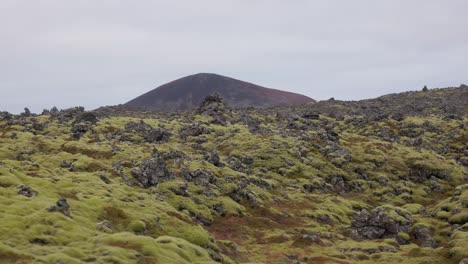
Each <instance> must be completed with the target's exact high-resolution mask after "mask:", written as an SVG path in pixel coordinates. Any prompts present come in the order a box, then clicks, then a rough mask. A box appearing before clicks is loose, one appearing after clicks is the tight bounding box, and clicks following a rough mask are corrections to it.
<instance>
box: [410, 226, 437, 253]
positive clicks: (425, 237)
mask: <svg viewBox="0 0 468 264" xmlns="http://www.w3.org/2000/svg"><path fill="white" fill-rule="evenodd" d="M410 234H411V236H412V237H413V238H414V240H415V241H414V242H415V243H416V244H417V245H419V246H421V247H431V248H435V247H437V242H436V241H435V240H434V238H432V236H431V234H430V232H429V230H428V229H427V228H426V227H425V226H423V225H415V226H414V227H413V228H412V230H411V233H410Z"/></svg>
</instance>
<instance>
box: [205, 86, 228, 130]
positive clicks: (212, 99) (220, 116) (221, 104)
mask: <svg viewBox="0 0 468 264" xmlns="http://www.w3.org/2000/svg"><path fill="white" fill-rule="evenodd" d="M229 112H230V108H229V107H228V106H227V104H226V102H225V101H224V99H223V97H221V95H220V94H218V93H214V94H211V95H208V96H207V97H205V99H204V100H203V101H202V102H201V104H200V106H199V107H198V109H197V113H198V114H201V115H204V116H211V117H212V118H213V120H212V123H213V124H217V125H226V122H227V120H228V114H229Z"/></svg>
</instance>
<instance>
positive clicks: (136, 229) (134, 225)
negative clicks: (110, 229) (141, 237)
mask: <svg viewBox="0 0 468 264" xmlns="http://www.w3.org/2000/svg"><path fill="white" fill-rule="evenodd" d="M128 230H129V231H132V232H133V233H142V232H144V231H145V230H146V224H145V223H144V222H142V221H138V220H133V221H132V222H130V224H129V225H128Z"/></svg>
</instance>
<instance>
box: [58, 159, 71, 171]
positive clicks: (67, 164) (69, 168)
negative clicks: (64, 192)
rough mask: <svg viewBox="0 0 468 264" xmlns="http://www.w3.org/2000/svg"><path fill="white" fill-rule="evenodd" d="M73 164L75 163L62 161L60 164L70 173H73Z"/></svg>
mask: <svg viewBox="0 0 468 264" xmlns="http://www.w3.org/2000/svg"><path fill="white" fill-rule="evenodd" d="M73 162H74V161H66V160H62V161H61V162H60V167H61V168H65V169H68V170H69V171H73Z"/></svg>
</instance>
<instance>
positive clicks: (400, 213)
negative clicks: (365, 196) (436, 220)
mask: <svg viewBox="0 0 468 264" xmlns="http://www.w3.org/2000/svg"><path fill="white" fill-rule="evenodd" d="M413 223H414V219H413V217H412V216H411V214H410V213H409V212H406V211H404V210H402V209H399V208H391V207H384V206H381V207H377V208H374V209H373V210H372V211H371V212H368V211H367V210H366V209H363V210H362V211H361V212H359V213H357V214H356V215H355V216H354V221H353V223H352V225H351V226H352V233H351V236H352V237H353V239H357V240H360V239H379V238H387V237H396V236H397V235H398V233H399V232H404V233H407V232H408V230H409V228H410V227H411V225H412V224H413Z"/></svg>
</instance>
